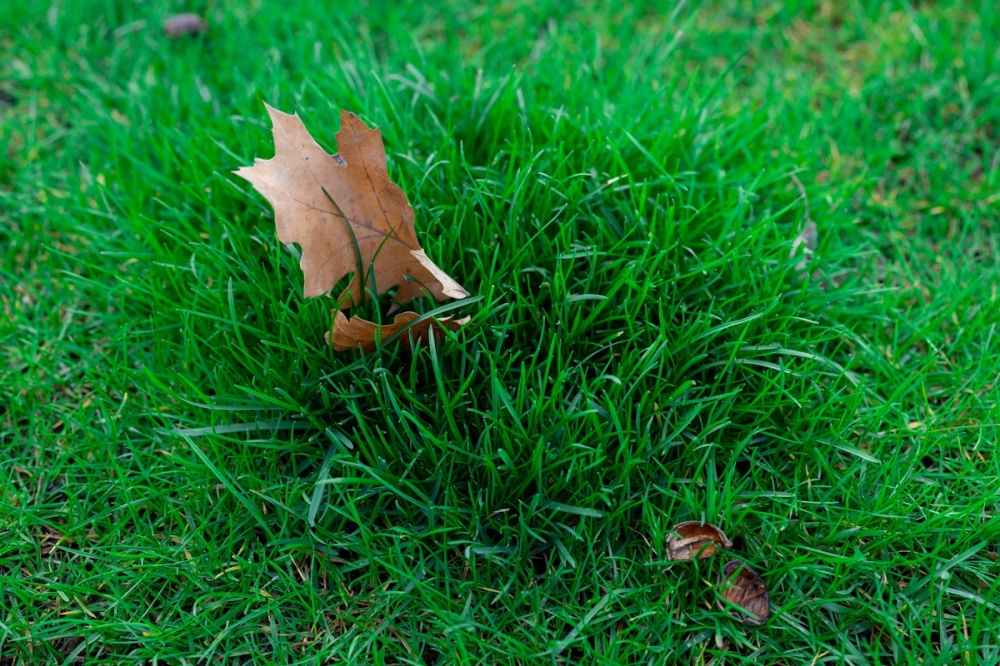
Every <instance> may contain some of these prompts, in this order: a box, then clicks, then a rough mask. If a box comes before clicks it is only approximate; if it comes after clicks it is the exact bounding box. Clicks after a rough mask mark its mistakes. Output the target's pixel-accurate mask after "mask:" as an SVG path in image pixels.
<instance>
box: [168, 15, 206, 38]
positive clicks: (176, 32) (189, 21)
mask: <svg viewBox="0 0 1000 666" xmlns="http://www.w3.org/2000/svg"><path fill="white" fill-rule="evenodd" d="M206 30H208V23H207V22H206V21H205V19H203V18H202V17H200V16H198V15H197V14H176V15H174V16H171V17H170V18H168V19H167V20H166V21H164V22H163V32H164V33H165V34H166V35H167V37H170V38H171V39H177V38H178V37H183V36H184V35H200V34H201V33H203V32H205V31H206Z"/></svg>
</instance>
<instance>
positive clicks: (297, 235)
mask: <svg viewBox="0 0 1000 666" xmlns="http://www.w3.org/2000/svg"><path fill="white" fill-rule="evenodd" d="M265 106H267V105H265ZM267 112H268V114H269V115H270V116H271V122H272V123H273V129H272V131H273V133H274V158H272V159H269V160H260V159H258V160H254V165H253V166H252V167H243V168H241V169H239V170H237V171H236V175H238V176H240V177H241V178H245V179H246V180H248V181H250V183H251V184H253V186H254V187H255V188H256V189H257V191H258V192H260V193H261V194H262V195H264V197H265V198H267V200H268V201H269V202H270V203H271V205H272V206H273V207H274V221H275V226H276V227H277V230H278V240H280V241H281V242H282V243H298V244H299V245H300V246H301V248H302V258H301V260H300V264H299V265H300V266H301V267H302V272H303V274H304V275H305V287H304V291H305V295H306V297H313V296H321V295H324V294H327V293H329V292H330V291H331V290H333V288H334V286H335V285H336V284H337V282H339V281H340V280H341V279H342V278H344V277H345V276H347V275H348V274H349V273H352V272H353V273H354V277H353V279H352V280H351V282H350V284H349V285H348V287H347V289H345V290H344V292H343V293H341V294H340V296H338V298H337V301H338V303H339V304H340V307H341V308H345V307H350V306H352V305H356V304H359V303H361V302H362V299H363V298H368V297H369V296H370V291H372V289H371V284H370V281H371V280H374V282H375V290H374V291H375V292H376V293H377V294H383V293H385V292H386V291H388V290H389V289H392V288H394V287H398V291H397V292H396V296H395V302H396V304H403V303H408V302H409V301H411V300H413V299H414V298H415V297H417V296H420V295H422V294H423V293H429V294H431V295H432V296H434V298H436V299H437V300H439V301H440V300H444V299H445V298H463V297H465V296H468V295H469V293H468V292H467V291H465V289H463V288H462V286H461V285H459V284H458V283H457V282H456V281H455V280H453V279H452V278H451V277H450V276H448V274H447V273H445V272H444V271H443V270H441V269H440V268H438V267H437V266H436V265H435V264H434V262H432V261H431V260H430V258H428V256H427V255H426V254H424V251H423V250H422V249H421V248H420V244H419V243H418V242H417V234H416V230H415V228H414V224H413V219H414V216H413V208H412V207H411V206H410V203H409V202H408V201H407V200H406V194H405V193H404V192H403V190H401V189H400V188H399V187H398V186H397V185H396V184H395V183H393V182H391V181H390V180H389V173H388V171H387V170H386V158H385V149H384V147H383V145H382V134H381V132H380V131H379V130H378V129H369V128H368V126H367V125H365V123H364V121H362V120H361V119H360V118H358V116H356V115H355V114H353V113H349V112H347V111H342V112H341V115H340V131H339V132H337V148H338V149H339V152H338V153H337V154H335V155H330V154H329V153H327V152H326V151H325V150H323V148H321V147H320V145H319V144H318V143H316V141H315V140H314V139H313V138H312V136H311V135H310V134H309V132H308V130H306V128H305V125H303V124H302V121H301V120H300V119H299V117H298V114H295V115H289V114H287V113H282V112H281V111H278V110H276V109H273V108H271V107H270V106H267ZM363 283H365V284H364V288H362V285H363Z"/></svg>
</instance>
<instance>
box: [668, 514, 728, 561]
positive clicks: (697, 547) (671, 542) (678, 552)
mask: <svg viewBox="0 0 1000 666" xmlns="http://www.w3.org/2000/svg"><path fill="white" fill-rule="evenodd" d="M671 532H676V534H671V535H669V536H668V537H667V557H669V558H670V559H671V560H693V559H695V557H697V558H698V559H704V558H706V557H711V556H712V555H713V554H714V553H715V549H716V548H732V547H733V543H732V541H730V540H729V539H728V538H726V535H725V534H724V533H723V532H722V530H720V529H719V528H718V527H716V526H715V525H709V524H708V523H703V522H701V521H698V520H689V521H687V522H684V523H680V524H677V525H674V528H673V529H672V530H671Z"/></svg>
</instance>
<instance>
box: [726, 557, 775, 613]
mask: <svg viewBox="0 0 1000 666" xmlns="http://www.w3.org/2000/svg"><path fill="white" fill-rule="evenodd" d="M719 585H723V586H724V588H723V590H722V598H723V599H724V600H725V601H728V602H729V603H728V604H727V603H725V602H724V601H721V600H720V601H719V610H726V611H729V614H730V615H732V616H733V617H735V618H737V619H738V620H740V621H741V622H742V623H743V624H747V625H750V626H752V627H759V626H761V625H762V624H764V623H765V622H767V618H768V617H769V616H770V615H771V597H770V596H769V595H768V593H767V586H766V585H765V584H764V579H763V578H761V577H760V574H758V573H757V572H756V571H754V570H753V569H752V568H751V567H750V565H748V564H747V563H746V562H742V561H740V560H733V561H731V562H726V566H724V567H723V568H722V576H721V577H720V578H719ZM734 605H735V606H739V607H740V608H741V609H743V610H742V611H739V610H736V609H735V608H733V606H734Z"/></svg>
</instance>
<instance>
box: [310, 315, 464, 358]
mask: <svg viewBox="0 0 1000 666" xmlns="http://www.w3.org/2000/svg"><path fill="white" fill-rule="evenodd" d="M419 317H420V315H418V314H417V313H416V312H400V313H399V314H398V315H396V316H395V317H394V318H393V320H392V323H391V324H386V325H383V326H379V325H378V324H376V323H375V322H371V321H368V320H366V319H362V318H361V317H351V318H348V317H346V316H345V315H344V313H343V312H338V313H337V314H336V315H335V316H334V319H333V330H332V331H330V332H329V333H327V334H326V341H327V344H329V345H330V346H332V347H333V348H334V349H335V350H336V351H350V350H352V349H357V348H358V347H360V348H361V349H363V350H364V351H365V352H373V351H375V341H376V340H381V341H383V342H384V341H385V340H387V339H388V338H389V337H390V336H392V335H393V334H395V333H397V332H399V331H402V330H403V329H404V328H406V331H404V332H402V333H401V334H400V336H399V339H400V341H401V342H402V344H403V345H404V346H406V347H410V345H411V342H410V341H411V340H412V341H413V342H416V341H418V340H426V339H427V338H428V336H429V335H430V334H431V330H432V329H431V327H432V326H437V327H440V328H448V329H450V330H452V331H457V330H458V329H460V328H461V327H462V326H464V325H465V324H466V323H467V322H468V321H469V318H468V317H462V318H461V319H452V318H451V317H442V318H440V319H437V318H434V317H428V318H426V319H423V320H421V321H417V322H416V323H415V324H414V323H412V322H414V321H416V320H417V319H419ZM411 324H412V325H411ZM407 325H410V326H409V328H407Z"/></svg>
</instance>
